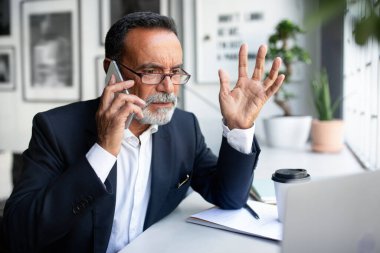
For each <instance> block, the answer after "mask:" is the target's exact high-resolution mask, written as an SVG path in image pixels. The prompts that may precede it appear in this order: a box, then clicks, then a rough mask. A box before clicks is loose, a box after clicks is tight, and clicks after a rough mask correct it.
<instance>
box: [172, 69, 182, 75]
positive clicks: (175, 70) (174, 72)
mask: <svg viewBox="0 0 380 253" xmlns="http://www.w3.org/2000/svg"><path fill="white" fill-rule="evenodd" d="M172 73H173V74H182V70H181V69H173V70H172Z"/></svg>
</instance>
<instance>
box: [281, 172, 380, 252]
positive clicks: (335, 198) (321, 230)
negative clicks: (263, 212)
mask: <svg viewBox="0 0 380 253" xmlns="http://www.w3.org/2000/svg"><path fill="white" fill-rule="evenodd" d="M281 248H282V251H281V252H282V253H314V252H315V253H317V252H318V253H321V252H323V253H329V252H334V253H340V252H342V253H350V252H352V253H354V252H355V253H375V252H376V253H378V252H380V171H372V172H363V173H359V174H353V175H349V176H341V177H334V178H329V179H323V180H316V181H311V182H310V183H306V184H300V185H294V186H293V187H291V188H289V190H288V192H287V201H286V213H285V219H284V226H283V241H282V247H281Z"/></svg>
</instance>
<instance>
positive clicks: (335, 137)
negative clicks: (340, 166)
mask: <svg viewBox="0 0 380 253" xmlns="http://www.w3.org/2000/svg"><path fill="white" fill-rule="evenodd" d="M311 87H312V93H313V100H314V106H315V109H316V111H317V114H318V119H314V120H313V122H312V127H311V139H312V150H313V151H316V152H339V151H341V150H342V148H343V134H344V131H343V120H339V119H334V112H335V111H336V109H337V108H338V105H339V103H340V102H341V100H342V99H338V100H336V101H335V102H334V103H333V102H332V101H331V96H330V85H329V80H328V75H327V72H326V70H322V71H321V73H320V74H319V75H318V76H317V77H316V78H315V79H314V80H313V81H312V82H311Z"/></svg>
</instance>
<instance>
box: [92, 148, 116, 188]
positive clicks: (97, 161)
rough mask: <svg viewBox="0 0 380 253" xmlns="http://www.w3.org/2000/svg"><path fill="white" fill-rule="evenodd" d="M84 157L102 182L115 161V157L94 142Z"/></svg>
mask: <svg viewBox="0 0 380 253" xmlns="http://www.w3.org/2000/svg"><path fill="white" fill-rule="evenodd" d="M86 158H87V160H88V162H89V163H90V165H91V167H92V168H93V169H94V171H95V173H96V175H98V177H99V178H100V180H101V181H102V182H103V183H104V182H105V181H106V179H107V177H108V174H109V173H110V171H111V169H112V167H113V165H114V164H115V162H116V159H117V158H116V157H115V156H113V155H112V154H110V153H108V152H107V151H106V150H105V149H103V148H102V147H101V146H100V145H99V144H98V143H95V144H94V145H93V146H92V147H91V149H90V150H89V151H88V152H87V154H86Z"/></svg>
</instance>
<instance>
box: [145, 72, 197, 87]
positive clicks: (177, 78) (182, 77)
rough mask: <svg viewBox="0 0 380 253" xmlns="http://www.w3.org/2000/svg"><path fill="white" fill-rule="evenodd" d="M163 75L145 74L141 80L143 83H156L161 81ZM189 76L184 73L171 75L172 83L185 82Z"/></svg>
mask: <svg viewBox="0 0 380 253" xmlns="http://www.w3.org/2000/svg"><path fill="white" fill-rule="evenodd" d="M164 76H165V75H162V74H145V75H143V76H142V79H141V81H142V82H143V83H145V84H152V85H156V84H159V83H161V82H162V80H163V79H164ZM189 78H190V76H189V75H186V74H176V75H173V76H172V77H171V81H172V82H173V84H177V85H181V84H185V83H187V81H188V80H189Z"/></svg>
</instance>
